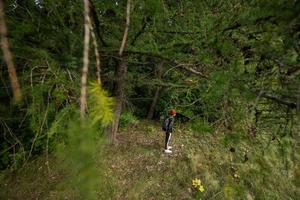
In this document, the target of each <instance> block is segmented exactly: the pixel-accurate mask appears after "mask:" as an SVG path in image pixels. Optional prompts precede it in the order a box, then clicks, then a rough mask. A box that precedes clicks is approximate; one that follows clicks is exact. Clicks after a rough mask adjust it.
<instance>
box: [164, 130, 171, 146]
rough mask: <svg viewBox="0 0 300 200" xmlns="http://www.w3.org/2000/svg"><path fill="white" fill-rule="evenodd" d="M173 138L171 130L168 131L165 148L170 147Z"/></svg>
mask: <svg viewBox="0 0 300 200" xmlns="http://www.w3.org/2000/svg"><path fill="white" fill-rule="evenodd" d="M170 139H171V133H170V132H166V140H165V149H168V145H169V142H170Z"/></svg>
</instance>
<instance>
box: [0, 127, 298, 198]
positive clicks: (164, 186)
mask: <svg viewBox="0 0 300 200" xmlns="http://www.w3.org/2000/svg"><path fill="white" fill-rule="evenodd" d="M74 127H76V126H74ZM149 127H150V128H149ZM184 127H185V126H182V127H178V128H177V129H176V132H175V133H174V134H173V142H172V146H173V154H171V155H167V154H164V153H163V140H164V133H163V132H161V131H160V126H159V124H153V122H149V121H141V122H139V124H138V125H137V126H136V127H132V126H130V127H127V128H125V129H124V130H123V131H122V132H121V133H120V134H119V135H118V141H119V143H118V144H117V146H107V145H100V146H98V147H96V146H93V145H87V146H88V148H96V149H95V151H93V152H96V154H95V155H93V156H87V157H86V155H85V154H84V151H81V152H82V155H81V156H80V155H76V156H75V155H73V153H72V152H75V149H74V148H75V147H72V146H70V147H68V150H67V152H69V153H67V154H66V155H67V156H71V157H74V158H73V159H70V160H69V161H70V162H68V163H67V164H72V160H74V159H75V160H76V163H78V161H79V160H77V159H80V160H81V162H79V164H78V166H77V167H76V168H74V167H73V169H74V170H75V171H66V170H64V169H68V168H61V167H60V166H62V165H61V163H57V159H56V158H52V160H53V162H51V164H50V168H51V171H50V173H47V168H46V165H45V160H44V159H41V158H40V159H38V160H37V161H35V162H32V163H30V164H29V165H28V166H26V167H25V168H23V169H20V170H19V172H16V174H15V175H14V176H7V175H6V176H5V177H3V176H2V180H1V188H3V190H2V193H1V195H2V196H4V197H7V198H13V199H20V198H21V197H22V196H23V195H25V196H23V197H28V198H27V199H32V198H41V199H63V197H65V198H68V199H78V197H80V196H81V197H83V196H84V194H82V191H87V190H89V189H90V188H92V187H93V186H92V185H94V186H95V189H94V192H95V193H94V195H97V196H96V197H97V198H98V199H297V197H298V196H299V194H300V193H299V192H300V191H299V187H297V185H296V183H297V179H296V175H295V174H296V173H297V166H293V164H292V161H287V162H288V163H285V162H282V160H281V159H282V157H281V156H280V154H281V153H282V152H281V151H280V149H278V145H277V144H276V142H273V143H271V144H270V145H269V146H268V148H267V149H266V148H264V149H261V142H258V141H257V140H261V141H262V140H263V139H262V138H256V139H253V140H252V141H251V142H249V143H246V142H245V141H241V142H240V143H238V144H234V143H232V144H228V143H226V142H224V137H225V135H224V137H223V136H215V135H210V134H199V133H194V132H193V131H192V130H190V129H186V128H184ZM74 131H75V130H74ZM71 132H72V131H71ZM71 132H70V133H71ZM91 132H94V131H91ZM82 137H89V134H87V135H84V134H82ZM91 139H92V140H95V139H96V138H95V137H94V136H91ZM76 140H77V139H76ZM96 140H97V139H96ZM80 141H81V140H80V139H78V142H79V143H80ZM88 141H89V140H86V142H88ZM225 141H226V140H225ZM86 142H85V143H86ZM102 144H103V143H102ZM78 146H79V148H81V147H80V145H76V147H78ZM84 146H85V145H84ZM84 149H85V148H83V150H84ZM263 151H264V152H263ZM76 157H77V158H76ZM83 157H85V158H83ZM94 161H95V163H97V165H96V166H97V167H96V168H93V167H92V168H90V169H92V170H88V171H89V173H88V174H86V173H84V174H81V175H80V172H81V169H84V168H85V167H89V163H91V162H94ZM287 164H288V168H286V165H287ZM83 171H85V170H83ZM74 175H75V176H74ZM82 175H83V177H82V178H81V176H82ZM40 176H41V177H40ZM89 176H90V177H93V178H92V179H87V180H92V181H91V182H90V183H89V182H85V179H84V177H89ZM14 177H17V178H14ZM34 177H37V178H36V179H35V178H34ZM42 177H43V178H42ZM74 178H75V179H74ZM66 179H69V180H72V182H73V183H76V181H79V182H80V183H79V185H82V186H83V187H82V188H76V187H72V184H70V185H69V184H68V182H66ZM32 180H34V181H32ZM198 180H199V181H201V185H202V189H201V190H200V189H199V188H200V187H199V186H198V187H195V185H197V184H198V183H197V182H198ZM61 183H67V184H65V185H64V184H61ZM12 185H17V187H12ZM32 188H35V189H32ZM16 191H18V192H16ZM92 194H93V193H92ZM85 197H86V198H85V199H89V196H85Z"/></svg>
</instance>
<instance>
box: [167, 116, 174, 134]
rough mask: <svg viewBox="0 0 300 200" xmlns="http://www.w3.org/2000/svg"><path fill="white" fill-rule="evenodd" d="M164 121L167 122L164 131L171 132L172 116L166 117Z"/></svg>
mask: <svg viewBox="0 0 300 200" xmlns="http://www.w3.org/2000/svg"><path fill="white" fill-rule="evenodd" d="M166 123H167V129H166V132H169V133H172V132H173V124H174V117H173V116H169V117H167V119H166Z"/></svg>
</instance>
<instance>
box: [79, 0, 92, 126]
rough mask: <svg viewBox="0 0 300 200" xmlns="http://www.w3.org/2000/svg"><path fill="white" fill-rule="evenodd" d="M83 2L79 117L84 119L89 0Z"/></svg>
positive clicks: (88, 38)
mask: <svg viewBox="0 0 300 200" xmlns="http://www.w3.org/2000/svg"><path fill="white" fill-rule="evenodd" d="M83 2H84V44H83V45H84V46H83V67H82V76H81V97H80V117H81V120H83V119H84V118H85V112H86V106H87V105H86V99H87V97H86V96H87V87H86V83H87V74H88V65H89V42H90V25H89V24H90V20H89V0H83Z"/></svg>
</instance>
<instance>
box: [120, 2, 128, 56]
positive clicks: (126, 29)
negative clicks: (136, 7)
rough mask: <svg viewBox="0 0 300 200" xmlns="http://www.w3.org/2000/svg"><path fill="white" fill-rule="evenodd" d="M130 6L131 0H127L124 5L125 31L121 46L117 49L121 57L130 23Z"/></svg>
mask: <svg viewBox="0 0 300 200" xmlns="http://www.w3.org/2000/svg"><path fill="white" fill-rule="evenodd" d="M130 6H131V0H128V1H127V6H126V25H125V31H124V35H123V39H122V43H121V47H120V50H119V56H120V57H122V55H123V51H124V49H125V44H126V40H127V36H128V29H129V24H130Z"/></svg>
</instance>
